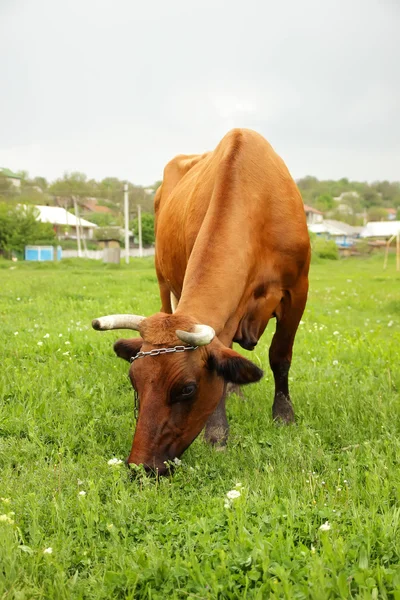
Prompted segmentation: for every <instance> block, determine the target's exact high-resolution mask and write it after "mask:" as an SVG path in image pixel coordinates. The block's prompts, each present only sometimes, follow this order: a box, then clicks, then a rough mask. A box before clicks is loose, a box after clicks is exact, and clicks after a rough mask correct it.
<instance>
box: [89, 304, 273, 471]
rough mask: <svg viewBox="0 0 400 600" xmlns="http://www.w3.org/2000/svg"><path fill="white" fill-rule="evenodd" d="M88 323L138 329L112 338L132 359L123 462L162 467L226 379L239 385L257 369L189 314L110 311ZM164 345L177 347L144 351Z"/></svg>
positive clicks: (184, 443)
mask: <svg viewBox="0 0 400 600" xmlns="http://www.w3.org/2000/svg"><path fill="white" fill-rule="evenodd" d="M93 327H94V329H101V330H104V329H121V328H125V329H135V330H137V331H139V332H140V334H141V337H136V338H131V339H120V340H118V341H117V342H116V343H115V344H114V350H115V352H116V354H117V355H118V356H119V357H121V358H124V359H125V360H128V361H132V362H131V367H130V370H129V377H130V380H131V382H132V386H133V388H134V389H135V391H136V393H137V394H138V398H139V418H138V421H137V425H136V431H135V436H134V439H133V445H132V450H131V452H130V455H129V457H128V463H129V464H131V463H134V464H137V465H139V464H143V465H144V466H145V468H147V469H152V470H158V473H159V474H163V473H165V472H166V471H167V467H166V465H165V463H166V461H171V460H173V459H174V458H179V457H180V456H181V454H182V453H183V452H184V451H185V450H186V448H187V447H188V446H189V445H190V444H191V443H192V442H193V440H194V439H195V438H196V437H197V435H198V434H199V433H200V432H201V430H202V429H203V427H204V425H205V423H206V421H207V419H208V417H209V416H210V415H211V414H212V413H213V412H214V410H215V408H216V407H217V405H218V403H219V401H220V400H221V398H222V396H223V393H224V388H225V385H226V383H227V382H233V383H236V384H239V385H243V384H246V383H252V382H255V381H258V380H259V379H260V378H261V377H262V374H263V373H262V371H261V369H259V368H258V367H257V366H256V365H254V364H253V363H252V362H250V361H249V360H247V359H246V358H244V357H242V356H241V355H240V354H238V353H237V352H235V351H234V350H232V349H230V348H227V347H226V346H224V345H223V344H222V343H221V342H220V341H219V339H218V338H217V337H216V336H215V332H214V330H213V329H212V328H211V327H209V326H207V325H200V324H198V323H196V321H195V319H193V318H191V317H187V316H183V315H178V314H174V315H168V314H165V313H158V314H155V315H153V316H152V317H149V318H147V319H146V318H144V317H138V316H137V315H111V316H108V317H102V318H100V319H95V320H94V321H93ZM164 348H168V349H174V348H177V349H176V350H175V351H171V352H161V353H159V354H156V353H155V352H154V353H153V354H146V353H148V352H150V351H152V350H153V351H156V350H158V349H164ZM183 348H185V350H183ZM132 359H133V360H132Z"/></svg>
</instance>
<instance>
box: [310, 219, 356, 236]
mask: <svg viewBox="0 0 400 600" xmlns="http://www.w3.org/2000/svg"><path fill="white" fill-rule="evenodd" d="M308 229H309V230H310V231H312V232H314V233H329V235H350V236H352V235H357V234H359V233H360V232H361V230H362V227H353V226H352V225H348V224H347V223H343V221H336V220H334V219H324V220H323V221H322V223H314V224H312V225H309V226H308Z"/></svg>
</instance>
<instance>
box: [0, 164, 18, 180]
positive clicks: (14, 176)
mask: <svg viewBox="0 0 400 600" xmlns="http://www.w3.org/2000/svg"><path fill="white" fill-rule="evenodd" d="M0 173H1V174H2V175H4V177H8V178H9V179H22V177H21V175H17V173H13V171H11V169H6V168H5V167H0Z"/></svg>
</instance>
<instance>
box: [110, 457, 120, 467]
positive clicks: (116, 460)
mask: <svg viewBox="0 0 400 600" xmlns="http://www.w3.org/2000/svg"><path fill="white" fill-rule="evenodd" d="M122 463H123V461H122V460H121V459H120V458H110V460H109V461H108V462H107V464H108V465H110V466H114V465H122Z"/></svg>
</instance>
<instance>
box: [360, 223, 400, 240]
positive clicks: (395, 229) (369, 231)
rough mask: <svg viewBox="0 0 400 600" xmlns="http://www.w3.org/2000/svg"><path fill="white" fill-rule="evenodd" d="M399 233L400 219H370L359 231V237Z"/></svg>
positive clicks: (386, 235)
mask: <svg viewBox="0 0 400 600" xmlns="http://www.w3.org/2000/svg"><path fill="white" fill-rule="evenodd" d="M398 233H400V221H370V222H369V223H367V224H366V226H365V227H364V229H363V230H362V231H361V234H360V235H361V237H365V238H366V237H390V236H392V235H397V234H398Z"/></svg>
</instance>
